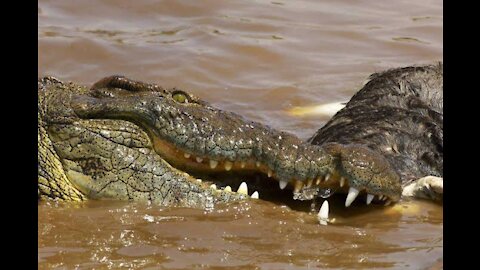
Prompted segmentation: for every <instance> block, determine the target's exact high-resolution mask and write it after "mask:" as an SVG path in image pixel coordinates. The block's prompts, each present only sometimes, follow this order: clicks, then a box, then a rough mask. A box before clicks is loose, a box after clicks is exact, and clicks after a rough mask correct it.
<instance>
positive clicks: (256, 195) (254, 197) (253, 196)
mask: <svg viewBox="0 0 480 270" xmlns="http://www.w3.org/2000/svg"><path fill="white" fill-rule="evenodd" d="M250 197H251V198H252V199H258V197H259V196H258V191H255V192H253V194H252V196H250Z"/></svg>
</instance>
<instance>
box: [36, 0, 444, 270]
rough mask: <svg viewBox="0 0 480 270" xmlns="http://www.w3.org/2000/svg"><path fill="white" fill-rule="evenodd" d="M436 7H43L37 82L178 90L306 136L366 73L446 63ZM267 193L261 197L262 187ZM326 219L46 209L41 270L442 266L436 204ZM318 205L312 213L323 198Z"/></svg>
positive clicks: (277, 213) (272, 211) (236, 210)
mask: <svg viewBox="0 0 480 270" xmlns="http://www.w3.org/2000/svg"><path fill="white" fill-rule="evenodd" d="M442 5H443V2H442V1H413V0H410V1H395V2H391V1H389V2H384V1H313V0H312V1H284V0H276V1H230V0H228V1H147V0H139V1H118V0H115V1H114V0H111V1H87V0H85V1H39V3H38V17H39V18H38V23H39V29H38V53H39V59H38V68H39V73H38V76H45V75H54V76H56V77H58V78H60V79H62V80H71V81H75V82H78V83H83V84H87V85H90V84H92V83H94V82H95V81H96V80H98V79H100V78H101V77H102V76H107V75H112V74H122V75H126V76H128V77H131V78H134V79H138V80H142V81H147V82H155V83H158V84H161V85H163V86H165V87H174V86H175V87H178V88H182V89H185V90H187V91H189V92H191V93H193V94H194V95H196V96H199V97H201V98H202V99H204V100H206V101H208V102H210V103H212V104H213V105H214V106H216V107H219V108H221V109H225V110H229V111H233V112H236V113H239V114H241V115H244V116H245V117H246V118H248V119H251V120H255V121H259V122H263V123H267V124H269V125H270V126H272V127H275V128H277V129H280V130H284V131H288V132H291V133H294V134H296V135H298V136H299V137H301V138H303V139H307V138H308V137H310V136H311V135H312V134H313V133H314V132H315V131H316V130H317V129H318V128H319V127H321V126H322V125H323V124H324V123H325V122H326V121H327V120H328V118H329V116H326V115H303V116H299V115H292V114H289V113H288V111H289V110H291V109H292V108H294V107H299V106H300V107H302V106H311V105H318V104H324V103H330V102H340V101H348V99H349V98H350V97H351V96H352V95H353V93H355V92H356V91H357V90H358V89H359V88H360V87H361V85H362V83H363V81H364V80H365V79H366V78H367V76H368V75H369V74H371V73H373V72H375V71H381V70H383V69H386V68H391V67H398V66H403V65H410V64H414V63H431V62H433V61H439V60H442V58H443V56H442V53H443V44H442V40H443V16H442V12H443V7H442ZM260 196H261V194H260ZM343 200H344V196H343V197H342V196H341V195H340V196H338V197H337V198H333V199H331V203H330V205H331V208H332V209H331V212H330V216H331V217H335V219H336V223H335V224H330V225H328V226H322V225H319V224H318V222H317V221H316V217H315V214H313V213H310V211H309V206H308V205H307V204H298V205H291V204H290V205H282V204H281V203H273V202H267V201H261V200H259V201H248V202H242V203H235V204H231V205H224V206H218V207H217V208H215V209H213V210H209V211H206V210H199V209H185V208H161V207H158V206H155V205H148V204H142V203H132V202H112V201H89V202H85V203H75V204H72V203H67V204H65V203H53V202H48V203H45V202H42V203H39V205H38V212H39V216H38V266H39V268H40V269H122V268H124V269H198V268H206V269H323V268H328V269H349V268H353V269H359V268H360V269H362V268H363V269H372V268H373V269H424V268H427V269H429V268H432V269H439V268H441V267H442V257H443V207H442V206H441V205H436V204H433V203H430V202H423V201H415V202H413V201H403V202H401V203H399V204H397V205H395V206H391V207H383V206H369V207H366V206H364V205H363V202H360V201H357V202H356V203H354V204H353V205H352V207H350V208H348V209H344V207H343V206H342V204H343ZM317 208H318V207H317Z"/></svg>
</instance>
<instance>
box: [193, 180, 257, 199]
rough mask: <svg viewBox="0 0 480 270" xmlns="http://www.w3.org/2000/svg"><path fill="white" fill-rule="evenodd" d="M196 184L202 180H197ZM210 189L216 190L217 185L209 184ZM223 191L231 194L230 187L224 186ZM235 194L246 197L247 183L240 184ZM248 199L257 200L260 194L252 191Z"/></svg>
mask: <svg viewBox="0 0 480 270" xmlns="http://www.w3.org/2000/svg"><path fill="white" fill-rule="evenodd" d="M197 182H202V180H201V179H197ZM210 188H211V189H215V190H216V189H217V185H215V184H211V185H210ZM223 191H227V192H232V187H230V186H226V187H225V188H224V189H223ZM237 193H240V194H244V195H248V186H247V183H245V182H242V183H241V184H240V186H239V187H238V190H237ZM250 198H252V199H258V198H260V194H259V193H258V191H254V192H253V193H252V195H251V196H250Z"/></svg>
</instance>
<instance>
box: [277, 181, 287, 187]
mask: <svg viewBox="0 0 480 270" xmlns="http://www.w3.org/2000/svg"><path fill="white" fill-rule="evenodd" d="M287 184H288V182H287V181H285V180H280V181H278V185H279V186H280V189H285V187H286V186H287Z"/></svg>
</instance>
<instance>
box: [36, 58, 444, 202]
mask: <svg viewBox="0 0 480 270" xmlns="http://www.w3.org/2000/svg"><path fill="white" fill-rule="evenodd" d="M442 93H443V70H442V66H441V65H436V66H428V67H415V68H404V69H395V70H390V71H387V72H384V73H380V74H376V75H373V77H372V79H371V81H370V82H369V83H367V85H366V86H365V87H364V88H363V89H362V90H360V91H359V92H358V93H357V94H356V95H355V96H354V97H353V98H352V100H351V101H350V102H349V103H348V104H347V106H346V108H344V109H342V110H341V111H340V112H339V113H338V114H337V115H335V116H334V117H333V118H332V120H331V121H330V122H329V123H327V125H325V127H323V128H322V129H321V130H319V131H318V132H317V133H316V134H315V135H314V136H313V137H312V138H311V139H310V140H309V141H307V142H304V141H301V140H300V139H299V138H297V137H296V136H294V135H292V134H288V133H285V132H280V131H277V130H274V129H272V128H270V127H268V126H266V125H263V124H260V123H256V122H252V121H248V120H245V119H244V118H242V117H241V116H239V115H236V114H233V113H229V112H224V111H221V110H218V109H216V108H213V107H211V106H210V105H209V104H208V103H206V102H204V101H202V100H200V99H198V98H196V97H194V96H192V95H190V94H188V93H186V92H184V91H181V90H177V89H171V90H168V89H164V88H162V87H160V86H157V85H153V84H146V83H141V82H136V81H132V80H129V79H126V78H123V77H119V76H112V77H108V78H105V79H103V80H101V81H99V82H97V83H96V84H95V85H94V86H93V87H92V88H91V89H88V88H86V87H82V86H78V85H75V84H72V83H63V82H61V81H59V80H57V79H54V78H43V79H40V80H39V82H38V94H39V114H38V117H39V138H38V140H39V141H38V144H39V197H40V198H44V197H48V198H61V199H67V200H68V199H74V200H83V199H86V198H112V199H125V200H150V201H153V202H157V203H160V204H163V205H183V206H192V207H210V206H212V205H213V204H215V203H217V202H229V201H235V200H242V199H245V198H247V197H248V194H252V197H257V195H258V193H257V195H253V194H254V193H253V192H252V191H250V192H249V191H248V188H246V185H245V184H243V183H242V184H239V183H237V185H239V187H238V190H237V192H234V191H232V188H231V187H230V186H226V184H225V181H222V180H221V179H220V180H218V179H217V180H213V179H210V178H209V177H210V176H211V175H216V174H221V173H224V172H228V173H231V174H236V173H244V172H249V173H262V174H265V175H268V177H272V178H273V179H275V180H276V181H277V182H278V189H279V190H280V189H281V190H283V189H285V188H286V187H287V186H288V188H291V189H293V190H294V194H296V195H297V197H298V198H300V199H312V198H313V196H315V195H316V194H317V192H318V190H319V189H322V188H335V189H338V190H339V191H343V192H344V193H348V196H347V199H346V203H345V204H346V206H349V205H350V204H351V203H352V202H353V200H355V198H356V197H357V196H359V194H361V195H365V196H366V198H367V203H368V204H369V203H370V202H371V201H372V200H373V201H375V202H382V201H383V202H385V201H386V202H387V203H389V202H390V201H398V200H399V199H400V196H401V193H402V186H406V185H407V184H409V183H410V182H411V181H412V180H414V179H418V178H420V177H424V176H428V175H435V176H440V177H441V176H442V164H443V152H442V148H443V136H442V134H443V124H442V117H443V109H442V105H441V103H442V101H443V94H442ZM390 96H391V97H398V98H396V99H395V98H394V99H391V98H386V97H390ZM402 112H403V114H402ZM432 115H433V116H432ZM422 117H423V118H422ZM397 123H398V124H397ZM427 131H428V132H427ZM405 134H408V136H407V135H405ZM429 134H430V135H429ZM425 136H426V137H425ZM419 138H422V139H419ZM389 149H390V150H389ZM193 175H202V176H203V175H208V176H207V179H208V180H207V181H206V180H205V179H204V180H203V181H202V180H199V179H197V178H196V177H194V176H193ZM234 190H235V188H234ZM261 192H262V191H260V194H261ZM306 194H307V195H306Z"/></svg>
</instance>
